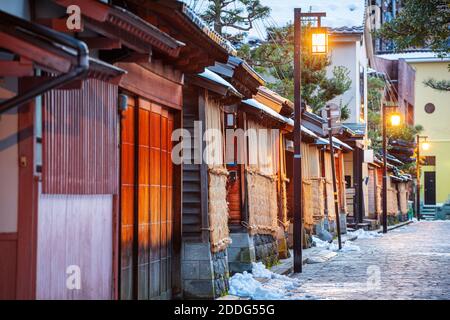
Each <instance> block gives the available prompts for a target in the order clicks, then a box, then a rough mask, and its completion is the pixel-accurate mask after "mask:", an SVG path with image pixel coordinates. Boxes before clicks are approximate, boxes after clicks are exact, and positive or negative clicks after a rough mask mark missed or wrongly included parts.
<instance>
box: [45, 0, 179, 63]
mask: <svg viewBox="0 0 450 320" xmlns="http://www.w3.org/2000/svg"><path fill="white" fill-rule="evenodd" d="M53 1H54V2H56V3H57V4H59V5H61V6H64V7H67V6H68V5H72V4H75V5H78V6H79V7H80V9H81V13H82V14H83V16H84V25H85V26H86V27H87V28H88V29H90V30H92V31H94V32H96V33H98V34H101V35H103V36H105V37H107V38H111V39H119V40H120V42H121V43H122V44H124V45H125V46H127V47H129V48H130V49H133V50H135V51H136V52H139V53H151V52H152V50H156V51H159V52H161V53H163V54H165V55H167V56H168V57H171V58H177V57H178V56H179V54H180V50H181V48H182V47H183V46H184V44H183V43H181V42H179V41H177V40H176V39H174V38H172V37H170V36H169V35H168V34H166V33H164V32H162V31H161V30H159V29H158V28H157V27H155V26H154V25H152V24H150V23H148V22H147V21H145V20H143V19H141V18H140V17H138V16H136V15H135V14H133V13H131V12H130V11H127V10H125V9H123V8H120V7H116V6H111V5H107V4H105V3H102V2H99V1H95V0H53Z"/></svg>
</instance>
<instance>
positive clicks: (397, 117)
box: [391, 114, 402, 127]
mask: <svg viewBox="0 0 450 320" xmlns="http://www.w3.org/2000/svg"><path fill="white" fill-rule="evenodd" d="M401 122H402V118H401V117H400V115H399V114H393V115H391V125H392V126H393V127H398V126H399V125H400V124H401Z"/></svg>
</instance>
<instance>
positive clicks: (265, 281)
mask: <svg viewBox="0 0 450 320" xmlns="http://www.w3.org/2000/svg"><path fill="white" fill-rule="evenodd" d="M252 266H253V267H252V273H248V272H245V271H244V273H236V274H235V275H233V276H232V277H231V278H230V290H229V293H230V294H232V295H235V296H239V297H249V298H251V299H253V300H280V299H316V298H317V297H313V296H311V295H307V294H304V293H302V291H301V288H300V281H299V280H298V279H293V278H289V277H287V276H284V275H279V274H276V273H273V272H272V271H270V270H268V269H267V268H266V267H265V266H264V264H263V263H261V262H258V263H254V262H253V264H252ZM256 278H258V279H262V281H258V280H256Z"/></svg>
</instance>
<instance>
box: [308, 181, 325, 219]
mask: <svg viewBox="0 0 450 320" xmlns="http://www.w3.org/2000/svg"><path fill="white" fill-rule="evenodd" d="M309 181H310V182H311V197H310V201H311V208H312V216H313V219H314V222H317V221H320V220H321V219H323V217H324V213H325V202H324V198H323V191H324V185H325V180H324V179H323V178H310V179H309Z"/></svg>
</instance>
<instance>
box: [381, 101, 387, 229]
mask: <svg viewBox="0 0 450 320" xmlns="http://www.w3.org/2000/svg"><path fill="white" fill-rule="evenodd" d="M382 108H383V109H382V110H381V112H382V121H383V233H387V139H386V120H387V119H386V106H385V105H382Z"/></svg>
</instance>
